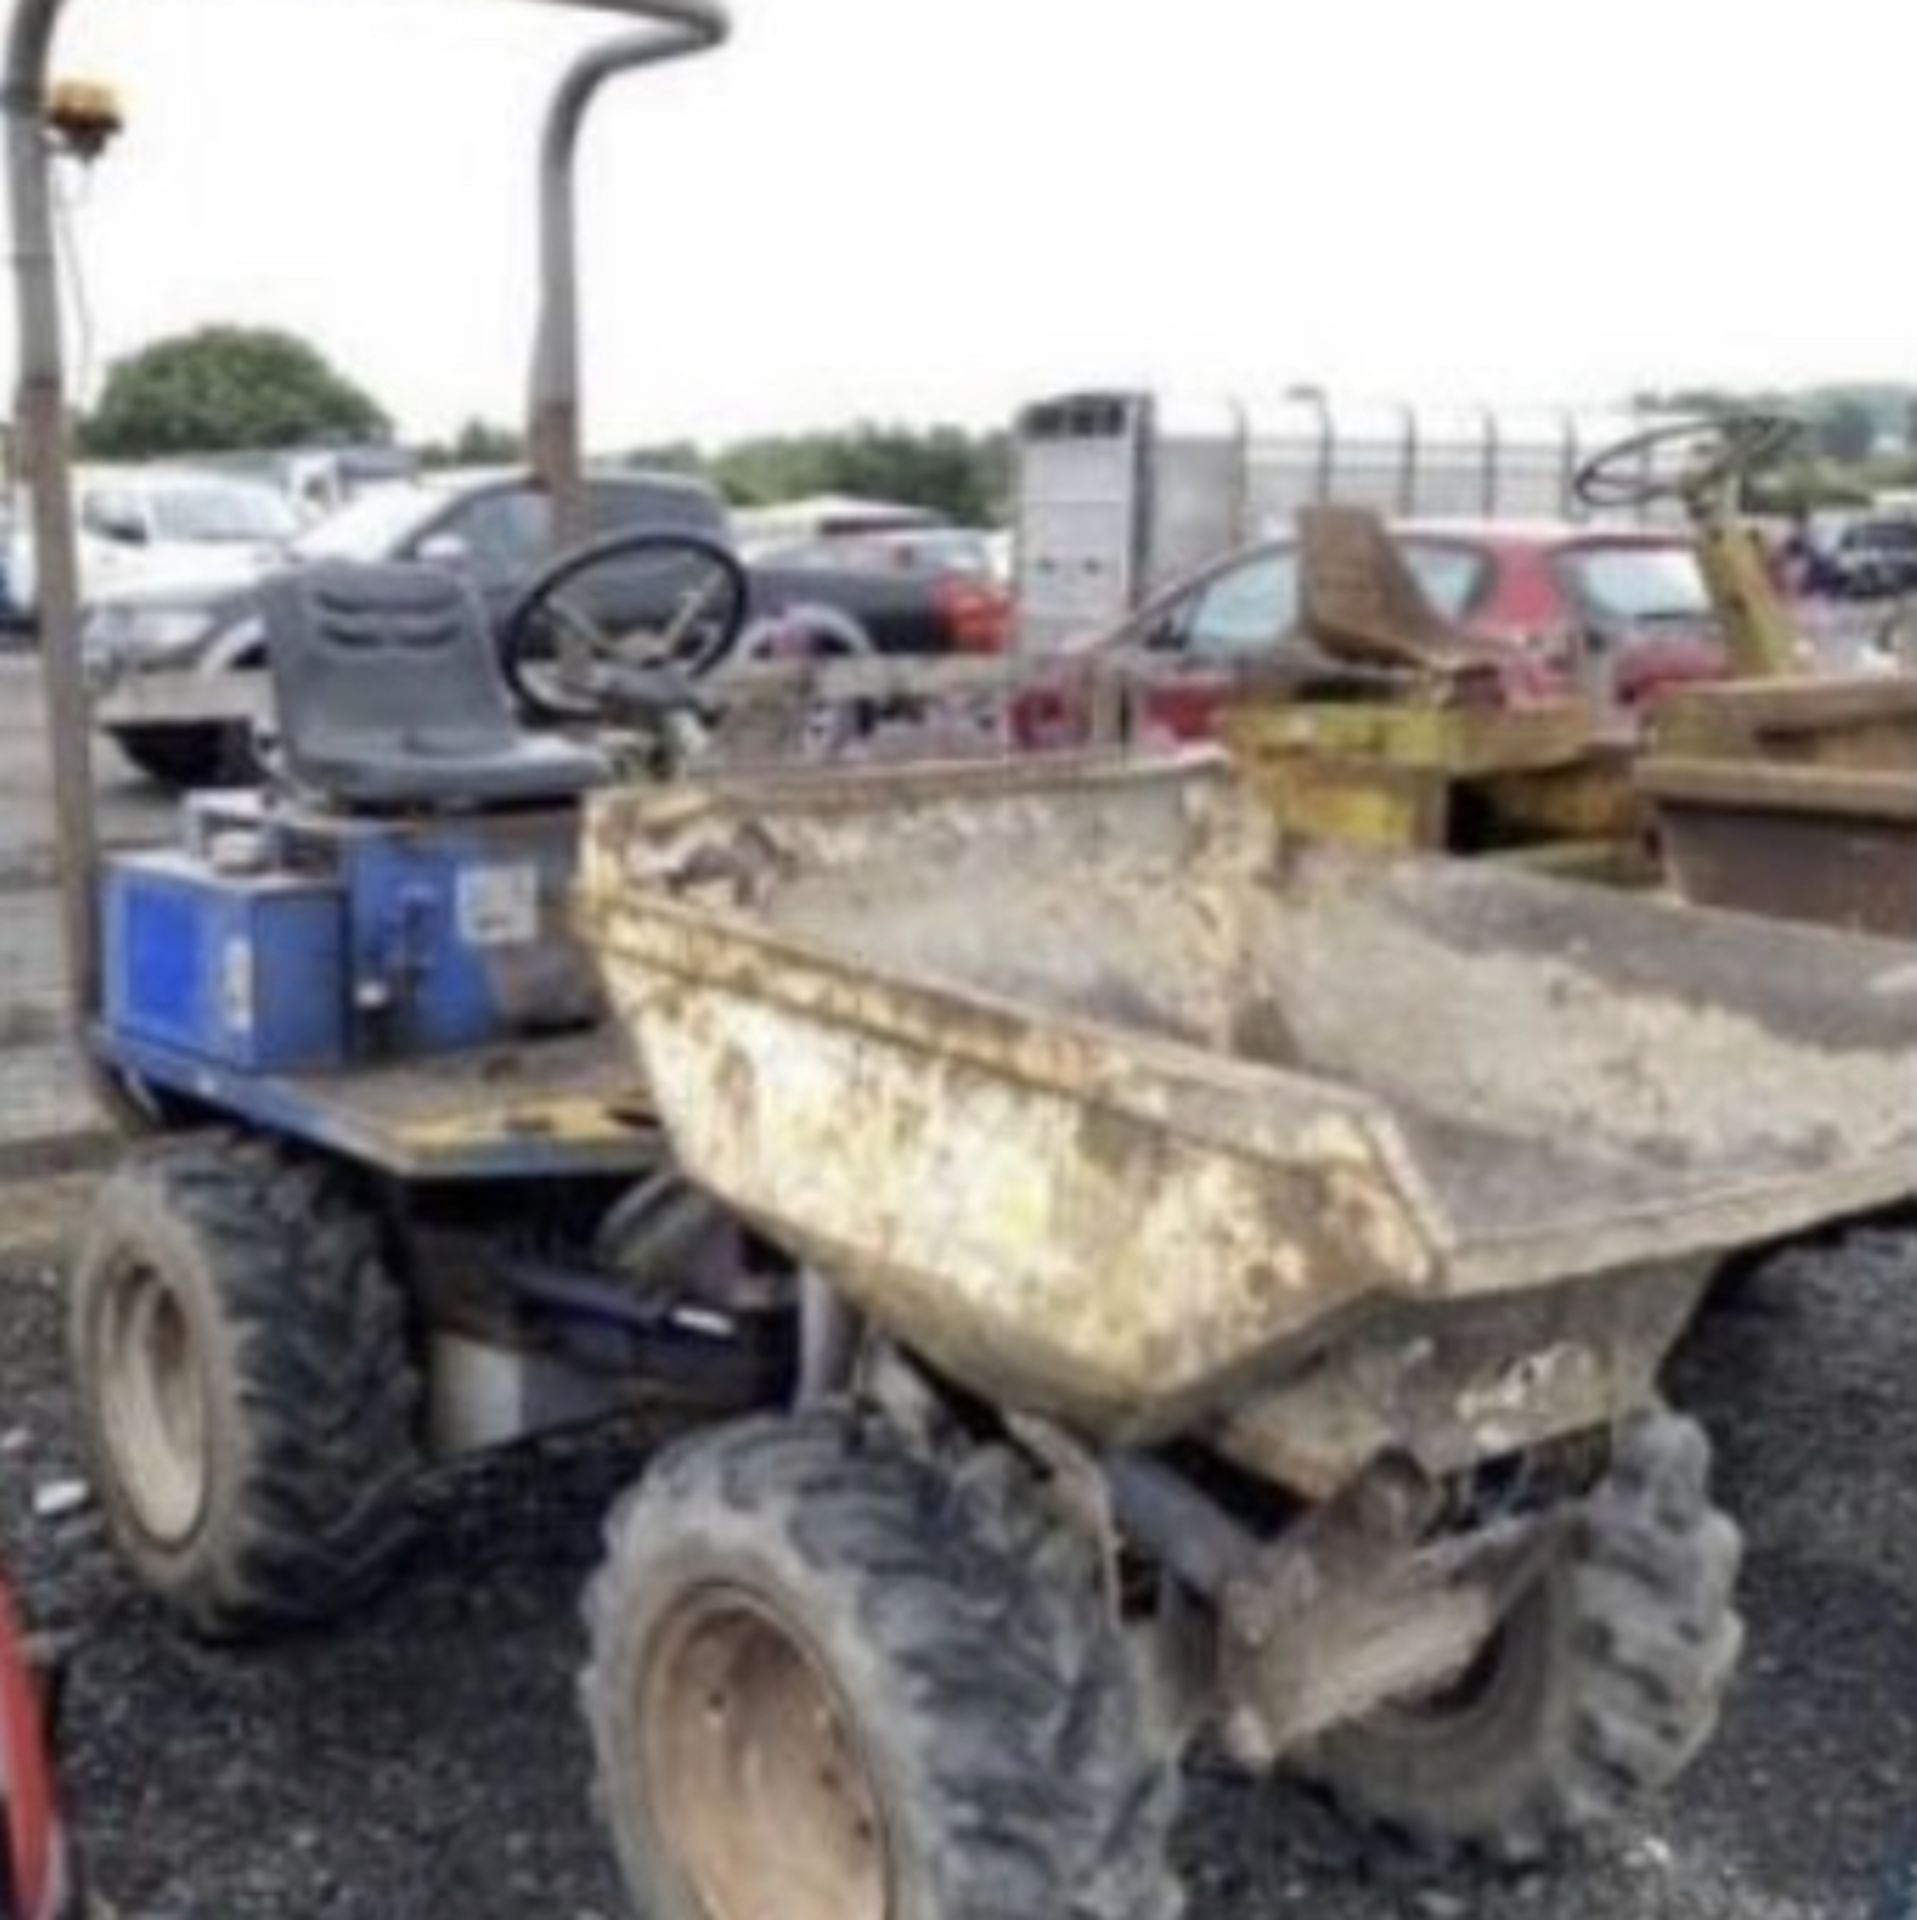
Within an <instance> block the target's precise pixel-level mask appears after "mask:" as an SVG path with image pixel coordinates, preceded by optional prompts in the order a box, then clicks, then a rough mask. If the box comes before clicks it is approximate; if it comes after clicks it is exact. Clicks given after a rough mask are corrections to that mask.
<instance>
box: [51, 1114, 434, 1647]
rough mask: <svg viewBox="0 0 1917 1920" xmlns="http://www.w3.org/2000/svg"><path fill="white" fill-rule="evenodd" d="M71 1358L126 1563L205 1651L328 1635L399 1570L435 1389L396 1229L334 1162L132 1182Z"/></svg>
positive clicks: (96, 1262) (102, 1244)
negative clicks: (402, 1272)
mask: <svg viewBox="0 0 1917 1920" xmlns="http://www.w3.org/2000/svg"><path fill="white" fill-rule="evenodd" d="M68 1344H69V1364H70V1367H71V1371H72V1375H73V1381H74V1387H75V1393H76V1398H77V1400H78V1403H79V1411H80V1420H81V1428H82V1434H83V1438H84V1440H85V1442H86V1448H87V1453H88V1456H89V1460H90V1463H91V1466H92V1471H93V1477H94V1483H95V1485H96V1486H97V1488H98V1489H99V1493H100V1498H101V1502H102V1505H103V1507H104V1509H105V1514H106V1519H107V1525H108V1529H109V1531H110V1533H111V1534H112V1537H113V1541H114V1544H115V1546H116V1547H117V1548H118V1549H119V1551H120V1554H121V1556H122V1557H123V1558H124V1559H125V1560H126V1562H127V1563H128V1565H129V1566H130V1567H131V1568H132V1570H133V1572H134V1574H135V1575H136V1577H137V1578H138V1579H139V1580H140V1582H141V1583H142V1584H143V1585H144V1586H145V1587H146V1588H147V1589H148V1590H149V1591H151V1592H153V1593H154V1594H156V1595H158V1596H159V1598H160V1599H162V1600H163V1601H165V1602H166V1603H167V1604H168V1605H169V1606H170V1607H171V1608H173V1610H174V1611H175V1612H176V1613H178V1614H180V1615H181V1616H182V1617H183V1618H184V1619H185V1621H186V1622H187V1624H188V1625H189V1626H191V1627H192V1628H193V1629H194V1630H195V1631H196V1632H198V1633H201V1634H203V1635H206V1636H208V1637H210V1638H220V1639H224V1638H232V1637H235V1636H239V1635H245V1634H253V1633H261V1632H265V1631H268V1630H270V1629H273V1628H276V1627H284V1626H297V1625H305V1624H309V1623H312V1622H316V1621H319V1620H323V1619H326V1618H329V1617H331V1616H332V1615H334V1614H336V1613H338V1612H340V1611H342V1610H343V1609H344V1608H345V1607H347V1606H348V1605H350V1604H351V1603H352V1602H353V1601H355V1600H357V1599H359V1598H360V1597H361V1596H363V1595H364V1594H365V1593H366V1592H368V1591H369V1589H370V1588H371V1587H372V1586H373V1585H374V1584H375V1583H376V1582H377V1581H378V1579H379V1577H380V1576H381V1574H382V1573H383V1572H384V1571H385V1570H386V1569H387V1567H388V1565H389V1564H390V1562H391V1559H392V1557H393V1554H394V1551H395V1549H396V1548H397V1546H398V1544H399V1542H400V1540H401V1539H402V1538H403V1536H404V1534H405V1532H406V1530H407V1525H408V1517H409V1493H410V1482H411V1478H412V1472H413V1467H414V1464H415V1454H414V1434H413V1428H414V1411H415V1402H416V1399H417V1382H416V1379H415V1376H414V1373H413V1370H412V1367H411V1364H410V1361H409V1358H408V1352H407V1342H406V1332H405V1313H404V1302H403V1300H402V1298H401V1296H400V1293H399V1290H398V1288H397V1287H396V1286H395V1284H394V1282H393V1280H392V1277H391V1275H390V1274H389V1273H388V1271H387V1269H386V1265H385V1262H384V1260H383V1259H382V1257H381V1245H380V1232H379V1227H378V1223H377V1221H376V1220H375V1219H374V1218H373V1217H372V1216H371V1215H370V1214H369V1213H368V1212H367V1211H366V1210H365V1209H364V1208H363V1207H362V1206H361V1205H360V1203H359V1201H358V1199H357V1197H356V1195H354V1194H353V1193H352V1192H351V1191H349V1189H348V1187H347V1185H346V1183H345V1182H344V1181H343V1180H342V1179H341V1178H340V1176H339V1175H338V1174H337V1173H336V1172H334V1171H333V1170H332V1169H331V1168H329V1167H328V1166H326V1165H325V1164H324V1163H323V1162H319V1161H315V1160H311V1159H307V1158H302V1157H298V1156H295V1155H291V1154H288V1153H285V1152H282V1151H281V1150H279V1149H278V1148H276V1147H274V1146H271V1145H267V1144H263V1143H260V1142H257V1141H247V1140H243V1139H240V1138H237V1137H233V1136H226V1135H221V1136H214V1137H211V1138H205V1139H198V1140H193V1141H188V1142H182V1143H174V1144H169V1145H167V1146H164V1147H160V1148H157V1149H155V1150H152V1151H150V1152H148V1153H146V1154H143V1155H142V1156H141V1157H140V1158H139V1159H137V1160H135V1161H133V1162H132V1163H131V1164H130V1165H128V1166H127V1167H126V1168H125V1169H123V1170H122V1171H121V1172H120V1173H118V1174H116V1175H115V1176H114V1178H113V1179H112V1180H110V1181H109V1182H108V1183H107V1185H106V1187H105V1188H104V1189H103V1190H102V1193H101V1195H100V1198H99V1201H98V1203H97V1204H96V1206H95V1208H94V1212H93V1216H92V1220H91V1224H90V1228H89V1231H88V1233H87V1237H86V1241H85V1244H84V1246H83V1249H82V1252H81V1256H80V1260H79V1262H78V1265H77V1267H76V1269H75V1272H74V1277H73V1286H72V1293H71V1301H70V1307H69V1320H68Z"/></svg>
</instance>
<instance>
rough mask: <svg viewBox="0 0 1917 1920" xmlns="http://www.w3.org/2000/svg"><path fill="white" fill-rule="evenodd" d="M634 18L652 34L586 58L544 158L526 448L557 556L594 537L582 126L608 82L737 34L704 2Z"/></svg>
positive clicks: (549, 119) (676, 2) (570, 79)
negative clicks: (582, 323)
mask: <svg viewBox="0 0 1917 1920" xmlns="http://www.w3.org/2000/svg"><path fill="white" fill-rule="evenodd" d="M630 11H633V12H637V13H643V14H645V15H646V16H647V17H649V18H650V19H651V20H653V21H654V22H655V25H654V26H653V28H652V29H651V30H649V31H647V32H643V33H637V34H634V35H632V36H631V37H630V38H629V39H624V40H616V41H614V42H612V43H611V44H610V45H608V46H603V47H594V48H592V49H590V50H589V51H588V52H586V53H584V54H582V55H580V57H579V59H578V60H577V61H575V62H574V64H573V66H572V68H571V69H570V70H569V71H568V73H567V74H566V77H565V79H564V80H563V81H562V82H561V83H560V87H559V91H558V93H557V94H556V95H555V96H554V98H553V103H552V106H551V107H550V109H548V111H547V114H546V133H545V141H544V145H543V148H542V150H541V155H540V167H539V250H540V275H539V279H540V289H541V310H540V315H539V337H538V343H537V345H536V347H535V349H534V354H533V377H532V407H531V421H530V427H529V432H528V446H529V449H530V452H531V456H532V466H533V472H534V474H535V475H536V476H537V478H538V480H539V482H540V484H541V486H543V487H544V488H545V490H546V491H547V493H548V494H550V495H551V497H552V542H553V548H554V551H555V552H561V553H563V552H565V551H567V550H568V549H569V548H572V547H575V546H578V545H579V544H580V543H581V542H583V541H585V540H587V539H589V538H590V537H591V534H592V516H591V513H590V511H589V510H588V506H587V501H586V488H585V450H584V443H583V437H582V432H581V423H580V386H581V373H580V352H579V200H578V171H579V142H580V135H581V133H582V132H583V131H584V128H585V122H586V116H587V114H588V112H590V110H591V108H592V104H593V102H594V101H595V100H596V99H597V98H598V96H599V91H600V89H601V88H602V87H603V86H604V85H605V84H606V82H607V81H608V80H611V79H613V78H615V77H616V76H617V75H619V74H622V73H632V72H637V71H638V70H639V69H641V68H644V67H653V66H660V65H663V64H664V63H665V62H667V61H669V60H682V59H685V58H686V57H687V56H689V55H691V54H696V53H704V52H706V51H708V50H710V49H712V48H715V47H718V46H720V45H722V44H723V43H724V41H725V39H726V37H727V35H728V34H729V33H730V31H731V22H730V21H729V20H728V18H727V16H726V14H725V12H724V11H723V9H722V8H720V7H719V6H717V5H714V4H709V3H708V0H649V3H648V4H644V5H639V6H635V7H633V8H631V9H630Z"/></svg>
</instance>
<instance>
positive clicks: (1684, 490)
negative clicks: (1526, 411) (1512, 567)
mask: <svg viewBox="0 0 1917 1920" xmlns="http://www.w3.org/2000/svg"><path fill="white" fill-rule="evenodd" d="M1802 430H1803V429H1802V427H1801V425H1800V423H1799V422H1797V421H1795V420H1792V419H1790V418H1788V417H1787V416H1785V415H1783V414H1777V413H1737V414H1726V415H1724V416H1723V418H1721V419H1715V420H1678V421H1674V422H1672V423H1671V424H1669V425H1667V426H1662V427H1653V428H1651V429H1650V431H1649V432H1648V433H1635V434H1633V435H1632V436H1631V437H1630V439H1628V440H1620V441H1619V442H1618V443H1617V444H1616V445H1615V446H1612V447H1606V448H1605V450H1604V451H1603V452H1602V453H1600V454H1599V455H1597V457H1596V458H1595V459H1592V460H1587V461H1586V462H1585V463H1584V465H1583V466H1582V467H1580V468H1579V469H1578V474H1577V479H1576V481H1575V482H1574V483H1573V485H1574V487H1575V489H1576V492H1577V497H1578V498H1579V499H1580V500H1581V501H1582V502H1583V503H1584V504H1585V505H1586V506H1587V507H1596V508H1599V509H1616V508H1620V507H1626V508H1628V507H1648V506H1651V505H1653V504H1655V503H1656V502H1658V501H1660V500H1682V501H1686V502H1689V501H1694V500H1698V499H1701V498H1704V497H1707V496H1708V495H1710V494H1712V493H1714V492H1715V491H1716V490H1717V489H1718V488H1719V487H1721V486H1723V485H1724V483H1725V482H1726V481H1728V480H1733V479H1740V478H1742V477H1743V476H1745V475H1746V474H1751V473H1755V472H1757V471H1758V470H1759V469H1760V468H1762V467H1765V466H1768V465H1769V464H1770V462H1771V461H1773V460H1775V459H1776V458H1777V456H1778V455H1779V454H1780V453H1782V452H1783V451H1784V450H1785V448H1786V447H1788V446H1789V445H1790V444H1791V442H1792V441H1793V440H1795V439H1796V438H1797V436H1798V435H1799V433H1800V432H1802Z"/></svg>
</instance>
